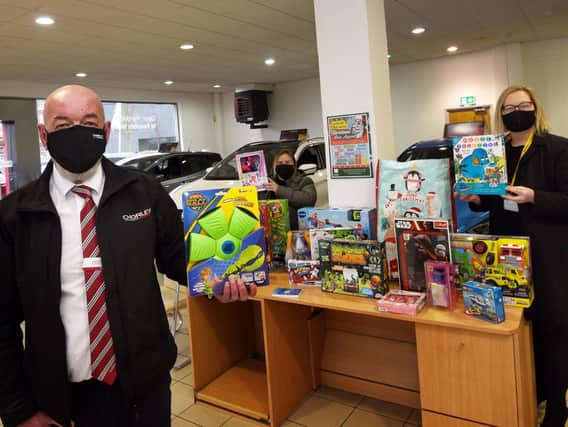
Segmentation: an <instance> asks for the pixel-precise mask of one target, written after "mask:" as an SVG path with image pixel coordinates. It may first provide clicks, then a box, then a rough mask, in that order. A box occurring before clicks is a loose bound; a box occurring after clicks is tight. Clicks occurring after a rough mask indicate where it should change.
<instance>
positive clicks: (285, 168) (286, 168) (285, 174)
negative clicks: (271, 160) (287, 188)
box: [276, 165, 295, 180]
mask: <svg viewBox="0 0 568 427" xmlns="http://www.w3.org/2000/svg"><path fill="white" fill-rule="evenodd" d="M294 169H295V168H294V165H276V175H278V176H279V177H280V178H282V179H283V180H287V179H288V178H290V177H292V175H294Z"/></svg>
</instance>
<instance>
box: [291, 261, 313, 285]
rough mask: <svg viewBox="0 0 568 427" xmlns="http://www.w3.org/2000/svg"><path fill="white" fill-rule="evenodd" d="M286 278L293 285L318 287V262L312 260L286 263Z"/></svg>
mask: <svg viewBox="0 0 568 427" xmlns="http://www.w3.org/2000/svg"><path fill="white" fill-rule="evenodd" d="M288 277H289V281H290V284H294V285H318V286H319V285H320V284H321V279H320V262H319V261H314V260H297V259H291V260H290V261H288Z"/></svg>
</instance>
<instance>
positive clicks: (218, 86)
mask: <svg viewBox="0 0 568 427" xmlns="http://www.w3.org/2000/svg"><path fill="white" fill-rule="evenodd" d="M213 87H214V88H215V89H219V88H220V87H221V85H218V84H217V85H213Z"/></svg>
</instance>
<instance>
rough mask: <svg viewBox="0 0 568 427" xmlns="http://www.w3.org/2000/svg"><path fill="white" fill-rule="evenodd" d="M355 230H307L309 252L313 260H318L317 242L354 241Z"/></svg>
mask: <svg viewBox="0 0 568 427" xmlns="http://www.w3.org/2000/svg"><path fill="white" fill-rule="evenodd" d="M356 233H357V230H355V229H353V228H322V229H317V228H316V229H312V230H308V236H309V242H310V251H311V256H312V259H313V260H319V241H320V240H331V239H346V240H355V239H356Z"/></svg>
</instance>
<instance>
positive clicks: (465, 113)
mask: <svg viewBox="0 0 568 427" xmlns="http://www.w3.org/2000/svg"><path fill="white" fill-rule="evenodd" d="M446 111H447V112H448V120H447V123H465V122H483V123H484V124H485V133H487V134H489V133H491V106H490V105H481V106H479V107H464V108H451V109H447V110H446Z"/></svg>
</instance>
